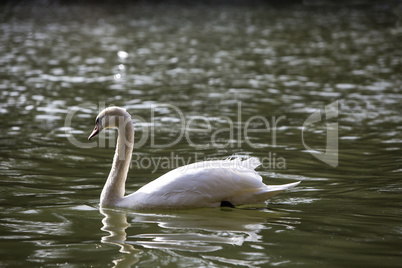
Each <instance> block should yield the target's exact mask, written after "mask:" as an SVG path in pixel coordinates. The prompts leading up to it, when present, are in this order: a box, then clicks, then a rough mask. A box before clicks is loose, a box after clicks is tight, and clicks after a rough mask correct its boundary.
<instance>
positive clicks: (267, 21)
mask: <svg viewBox="0 0 402 268" xmlns="http://www.w3.org/2000/svg"><path fill="white" fill-rule="evenodd" d="M46 3H47V2H46V1H45V2H40V3H36V4H34V5H29V4H26V3H25V4H20V5H16V4H14V5H12V4H8V5H6V4H3V5H1V6H0V16H1V18H0V50H1V56H0V92H1V94H0V124H1V131H0V170H1V172H0V178H1V179H0V208H1V209H0V238H1V239H0V244H1V247H0V266H1V267H17V266H22V267H27V266H29V267H32V266H38V267H39V266H41V267H54V266H66V267H83V266H92V267H112V266H115V267H130V266H132V267H162V266H163V267H165V266H166V267H231V266H236V267H269V266H279V267H323V266H325V267H353V266H359V267H362V266H364V267H379V266H381V267H397V266H400V264H401V263H402V224H401V219H402V198H401V194H402V180H401V175H402V157H401V147H402V113H401V112H402V49H401V48H402V47H401V44H402V29H401V28H400V25H401V22H400V21H399V22H398V17H397V15H396V13H393V11H396V12H398V8H395V7H392V6H388V5H386V4H384V5H378V6H374V7H361V6H360V7H311V6H310V7H306V6H299V5H295V6H282V7H271V6H268V5H264V4H261V3H258V2H253V3H254V4H253V5H249V6H248V5H245V4H241V3H240V4H239V3H238V4H236V5H228V4H216V5H211V4H209V5H204V4H194V5H179V4H155V5H151V4H140V3H138V4H135V3H131V4H129V3H126V4H124V3H119V4H90V3H85V4H70V5H63V4H47V5H46ZM399 10H400V9H399ZM110 105H118V106H122V107H125V108H126V109H127V110H128V111H129V112H130V113H131V114H132V115H133V124H134V127H135V130H136V141H137V144H136V148H135V151H134V154H133V163H132V169H131V171H130V173H129V179H128V181H127V185H126V190H127V192H128V193H131V192H133V191H135V190H136V189H138V188H139V187H141V186H142V185H144V184H146V183H148V182H150V181H151V180H153V179H155V178H157V177H158V176H160V175H161V174H163V173H165V172H167V171H168V170H170V169H172V168H175V167H177V166H180V165H182V164H183V163H187V162H190V163H193V162H196V161H201V160H205V159H223V158H226V157H229V156H232V155H240V156H254V157H258V158H259V159H260V160H261V161H262V162H263V165H262V166H261V167H260V168H259V169H258V172H259V173H260V174H261V175H262V176H263V178H264V182H265V183H267V184H284V183H290V182H295V181H299V180H300V181H301V184H300V185H299V186H298V187H296V188H294V189H292V190H290V191H287V192H285V193H282V194H280V195H278V196H277V197H275V198H273V199H272V200H270V202H269V203H268V204H267V205H266V206H265V207H263V208H236V209H232V208H216V209H189V210H182V211H129V210H113V209H100V208H99V205H98V203H99V195H100V192H101V190H102V187H103V184H104V182H105V180H106V178H107V175H108V172H109V169H110V165H111V161H112V157H113V154H114V149H113V148H114V141H115V136H116V134H115V133H113V132H107V133H106V134H105V135H103V136H101V137H99V138H96V139H94V140H93V141H91V142H88V141H87V137H88V135H89V134H90V132H91V131H92V129H93V126H94V120H95V117H96V115H97V114H98V112H99V111H100V110H101V109H102V108H104V107H108V106H110Z"/></svg>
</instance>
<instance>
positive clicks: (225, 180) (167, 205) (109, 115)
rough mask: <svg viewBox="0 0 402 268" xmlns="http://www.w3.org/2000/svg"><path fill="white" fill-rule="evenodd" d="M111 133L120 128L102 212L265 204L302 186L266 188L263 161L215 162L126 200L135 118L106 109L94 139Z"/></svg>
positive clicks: (177, 173)
mask: <svg viewBox="0 0 402 268" xmlns="http://www.w3.org/2000/svg"><path fill="white" fill-rule="evenodd" d="M107 128H117V129H118V139H117V145H116V153H115V155H114V159H113V164H112V168H111V170H110V173H109V177H108V178H107V181H106V184H105V186H104V188H103V190H102V194H101V196H100V205H101V206H102V207H122V208H132V209H182V208H195V207H219V206H237V205H245V204H259V203H264V202H265V201H266V200H267V199H269V198H271V197H273V196H274V195H276V194H278V193H279V192H281V191H283V190H285V189H289V188H292V187H294V186H296V185H297V184H299V183H300V182H295V183H289V184H284V185H275V186H273V185H269V186H268V185H265V184H264V183H263V182H262V178H261V176H260V175H259V174H258V173H257V172H256V171H254V169H255V168H256V167H257V166H259V165H260V161H259V160H258V159H257V158H249V159H246V160H243V161H242V160H240V159H233V160H214V161H204V162H198V163H194V164H190V165H186V166H182V167H180V168H176V169H174V170H172V171H170V172H168V173H166V174H164V175H163V176H161V177H159V178H158V179H156V180H154V181H152V182H150V183H148V184H146V185H145V186H143V187H141V188H140V189H139V190H138V191H136V192H135V193H132V194H130V195H128V196H124V192H125V182H126V178H127V172H128V169H129V166H130V162H131V155H132V151H133V145H134V128H133V124H132V122H131V116H130V114H129V113H127V111H126V110H125V109H123V108H120V107H109V108H106V109H104V110H103V111H102V112H101V113H99V115H98V116H97V117H96V123H95V129H94V130H93V132H92V133H91V135H90V136H89V137H88V140H90V139H91V138H93V137H94V136H96V135H97V134H98V133H100V132H101V131H102V130H104V129H107Z"/></svg>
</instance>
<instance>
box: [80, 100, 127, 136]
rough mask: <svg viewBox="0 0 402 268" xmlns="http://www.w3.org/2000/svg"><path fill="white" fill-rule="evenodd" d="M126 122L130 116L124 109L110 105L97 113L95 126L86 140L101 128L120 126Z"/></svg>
mask: <svg viewBox="0 0 402 268" xmlns="http://www.w3.org/2000/svg"><path fill="white" fill-rule="evenodd" d="M127 123H131V116H130V114H129V113H127V111H126V109H123V108H120V107H117V106H112V107H108V108H106V109H104V110H103V111H102V112H100V113H99V114H98V116H97V117H96V120H95V128H94V130H93V131H92V133H91V135H89V137H88V140H90V139H92V138H93V137H95V136H96V135H97V134H99V133H100V132H102V130H104V129H107V128H120V127H121V126H124V125H125V124H127Z"/></svg>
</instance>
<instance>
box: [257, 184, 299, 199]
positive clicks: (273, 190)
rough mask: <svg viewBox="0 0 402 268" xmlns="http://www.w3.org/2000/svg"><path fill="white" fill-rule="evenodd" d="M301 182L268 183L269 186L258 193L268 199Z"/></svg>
mask: <svg viewBox="0 0 402 268" xmlns="http://www.w3.org/2000/svg"><path fill="white" fill-rule="evenodd" d="M299 183H300V181H298V182H292V183H288V184H282V185H267V187H266V188H265V189H264V190H263V191H261V192H260V193H257V195H261V196H263V197H264V199H265V200H268V199H270V198H272V197H274V196H275V195H277V194H279V193H280V192H282V191H284V190H287V189H290V188H293V187H295V186H297V185H298V184H299Z"/></svg>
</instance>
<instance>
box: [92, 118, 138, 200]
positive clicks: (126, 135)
mask: <svg viewBox="0 0 402 268" xmlns="http://www.w3.org/2000/svg"><path fill="white" fill-rule="evenodd" d="M122 125H123V126H121V127H119V128H118V133H119V135H118V138H117V145H116V152H115V154H114V158H113V164H112V168H111V170H110V173H109V177H108V178H107V181H106V184H105V186H104V187H103V190H102V194H101V197H100V204H101V206H114V205H116V203H117V202H119V201H120V200H121V199H123V197H124V192H125V183H126V179H127V173H128V169H129V167H130V163H131V155H132V152H133V146H134V128H133V125H132V123H131V119H130V120H129V121H128V122H125V123H124V124H122Z"/></svg>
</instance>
